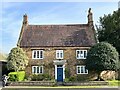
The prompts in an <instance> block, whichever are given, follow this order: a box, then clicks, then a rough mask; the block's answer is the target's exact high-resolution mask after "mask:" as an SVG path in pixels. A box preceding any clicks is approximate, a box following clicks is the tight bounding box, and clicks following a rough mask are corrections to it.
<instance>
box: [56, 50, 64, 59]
mask: <svg viewBox="0 0 120 90" xmlns="http://www.w3.org/2000/svg"><path fill="white" fill-rule="evenodd" d="M56 59H63V50H56Z"/></svg>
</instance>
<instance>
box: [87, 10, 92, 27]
mask: <svg viewBox="0 0 120 90" xmlns="http://www.w3.org/2000/svg"><path fill="white" fill-rule="evenodd" d="M88 25H89V26H93V14H92V12H91V8H89V10H88Z"/></svg>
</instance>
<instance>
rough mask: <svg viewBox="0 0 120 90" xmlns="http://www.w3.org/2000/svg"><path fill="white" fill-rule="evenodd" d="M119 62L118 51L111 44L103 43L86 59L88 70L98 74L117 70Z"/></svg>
mask: <svg viewBox="0 0 120 90" xmlns="http://www.w3.org/2000/svg"><path fill="white" fill-rule="evenodd" d="M118 62H119V54H118V52H117V51H116V49H115V48H114V47H113V46H112V45H111V44H109V43H105V42H101V43H98V44H96V45H94V46H93V47H91V49H90V50H89V52H88V56H87V59H86V68H87V69H88V70H95V71H98V72H100V71H103V70H117V69H118Z"/></svg>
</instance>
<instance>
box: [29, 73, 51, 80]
mask: <svg viewBox="0 0 120 90" xmlns="http://www.w3.org/2000/svg"><path fill="white" fill-rule="evenodd" d="M51 79H52V78H51V76H50V75H49V74H33V75H32V76H31V80H32V81H43V80H45V81H47V80H51Z"/></svg>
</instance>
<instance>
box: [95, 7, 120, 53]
mask: <svg viewBox="0 0 120 90" xmlns="http://www.w3.org/2000/svg"><path fill="white" fill-rule="evenodd" d="M97 31H98V39H99V41H100V42H102V41H106V42H108V43H110V44H112V45H113V46H114V47H115V48H116V49H117V51H118V52H119V54H120V9H119V10H117V11H114V12H113V14H108V15H104V17H100V27H97Z"/></svg>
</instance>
